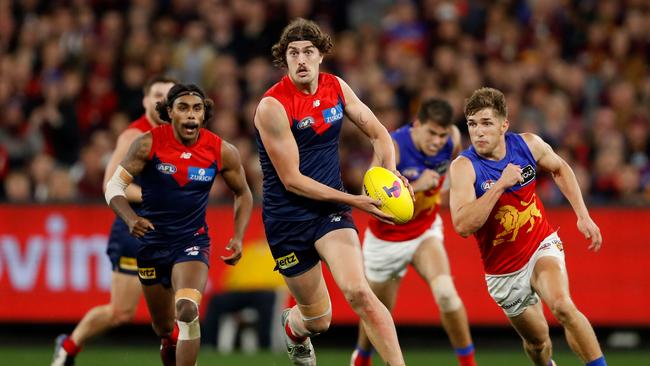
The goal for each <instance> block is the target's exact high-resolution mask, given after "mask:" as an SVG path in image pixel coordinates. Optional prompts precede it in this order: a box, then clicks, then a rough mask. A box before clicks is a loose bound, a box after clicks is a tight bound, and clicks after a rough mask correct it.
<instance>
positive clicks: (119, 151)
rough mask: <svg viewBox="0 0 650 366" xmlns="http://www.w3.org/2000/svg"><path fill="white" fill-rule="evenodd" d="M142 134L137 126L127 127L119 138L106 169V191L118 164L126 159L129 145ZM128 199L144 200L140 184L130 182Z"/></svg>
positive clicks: (104, 186)
mask: <svg viewBox="0 0 650 366" xmlns="http://www.w3.org/2000/svg"><path fill="white" fill-rule="evenodd" d="M141 134H142V132H141V131H140V130H138V129H137V128H127V129H126V130H125V131H124V132H122V133H121V134H120V136H119V137H118V138H117V143H116V145H115V151H113V155H111V159H110V160H109V161H108V164H107V165H106V170H105V171H104V184H103V189H104V191H105V190H106V184H108V181H109V180H110V179H111V177H112V176H113V173H115V170H116V169H117V166H118V165H119V164H120V162H121V161H122V159H124V157H125V156H126V154H127V152H128V151H129V146H131V144H132V143H133V141H134V140H135V139H136V138H137V137H138V136H140V135H141ZM126 199H127V200H128V201H129V202H137V203H140V202H142V190H141V188H140V186H139V185H137V184H135V183H131V184H129V186H128V187H126Z"/></svg>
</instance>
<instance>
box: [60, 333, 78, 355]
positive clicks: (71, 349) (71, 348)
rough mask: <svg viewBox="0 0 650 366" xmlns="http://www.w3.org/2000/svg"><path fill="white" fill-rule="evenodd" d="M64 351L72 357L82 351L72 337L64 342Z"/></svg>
mask: <svg viewBox="0 0 650 366" xmlns="http://www.w3.org/2000/svg"><path fill="white" fill-rule="evenodd" d="M63 349H64V350H65V351H66V352H67V353H68V355H70V356H75V355H76V354H77V353H79V351H81V347H79V346H77V344H76V343H74V341H73V340H72V337H68V338H66V339H65V341H63Z"/></svg>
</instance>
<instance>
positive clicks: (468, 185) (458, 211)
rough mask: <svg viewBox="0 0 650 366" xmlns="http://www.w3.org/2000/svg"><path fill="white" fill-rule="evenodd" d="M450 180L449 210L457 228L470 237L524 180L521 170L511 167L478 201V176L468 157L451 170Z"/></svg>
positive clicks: (458, 159) (459, 231) (462, 158)
mask: <svg viewBox="0 0 650 366" xmlns="http://www.w3.org/2000/svg"><path fill="white" fill-rule="evenodd" d="M449 179H450V183H451V188H450V192H449V207H450V209H451V219H452V222H453V224H454V229H455V230H456V232H458V234H460V235H461V236H463V237H467V236H469V235H472V234H474V233H475V232H476V231H478V230H479V229H480V228H481V227H482V226H483V224H485V221H487V219H488V217H489V215H490V212H492V209H493V208H494V205H495V204H496V203H497V201H498V200H499V197H501V194H503V192H505V190H506V189H508V188H510V187H512V186H513V185H515V184H517V183H518V182H520V181H521V168H519V167H518V166H517V165H513V164H508V166H507V167H506V168H505V169H504V170H503V173H502V174H501V178H499V180H497V181H496V182H495V183H494V185H493V186H492V187H491V188H490V189H488V190H487V192H485V194H484V195H482V196H481V197H480V198H478V199H477V198H476V192H475V191H474V183H475V181H476V173H475V172H474V167H473V166H472V162H471V161H470V160H469V159H467V158H466V157H464V156H460V157H458V158H456V159H455V160H454V161H453V162H452V163H451V166H450V167H449Z"/></svg>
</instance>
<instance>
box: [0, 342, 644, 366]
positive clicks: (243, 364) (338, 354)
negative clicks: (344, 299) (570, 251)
mask: <svg viewBox="0 0 650 366" xmlns="http://www.w3.org/2000/svg"><path fill="white" fill-rule="evenodd" d="M350 352H351V350H342V349H331V348H329V349H325V348H323V349H319V350H317V355H318V364H319V365H321V366H347V365H348V364H349V357H350ZM51 356H52V347H49V346H45V345H43V346H12V347H7V346H0V364H1V365H12V366H13V365H16V366H32V365H33V366H43V365H49V363H50V358H51ZM404 356H405V359H406V362H407V365H410V366H419V365H435V366H456V365H457V364H456V360H455V357H454V356H453V354H451V351H449V350H430V351H427V350H423V349H417V350H409V349H405V350H404ZM606 357H607V363H608V365H609V366H617V365H621V366H628V365H629V366H633V365H650V350H634V351H609V352H607V353H606ZM476 359H477V362H478V364H479V365H480V366H511V365H513V366H514V365H530V364H531V363H530V361H528V359H527V358H526V356H525V355H524V353H523V350H521V349H511V350H494V349H488V350H485V349H484V350H478V352H477V356H476ZM554 359H555V360H556V361H557V363H558V366H580V365H582V363H581V362H580V361H579V360H578V358H577V357H576V356H574V355H573V354H571V353H569V352H565V351H560V352H557V353H556V354H555V356H554ZM76 364H77V365H78V366H86V365H87V366H115V365H118V366H149V365H151V366H154V365H155V366H158V365H160V360H159V358H158V351H157V349H156V348H155V347H152V348H151V349H149V348H147V347H117V346H100V345H92V344H91V345H89V347H88V348H87V349H85V350H84V351H83V352H82V353H81V354H79V356H78V357H77V362H76ZM374 364H375V365H382V363H381V362H380V360H379V359H378V358H376V359H375V362H374ZM199 365H210V366H212V365H214V366H258V365H259V366H284V365H289V361H288V359H287V357H286V355H285V354H283V353H257V354H253V355H246V354H240V353H234V354H230V355H222V354H219V353H216V352H213V351H210V350H203V351H202V352H201V354H200V356H199Z"/></svg>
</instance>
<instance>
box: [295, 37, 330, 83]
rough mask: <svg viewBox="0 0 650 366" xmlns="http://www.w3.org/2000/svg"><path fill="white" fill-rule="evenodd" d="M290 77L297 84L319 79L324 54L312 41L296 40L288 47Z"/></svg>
mask: <svg viewBox="0 0 650 366" xmlns="http://www.w3.org/2000/svg"><path fill="white" fill-rule="evenodd" d="M286 58H287V67H288V69H289V77H290V78H291V80H293V82H294V83H295V84H297V85H309V84H312V83H314V82H317V81H318V72H319V66H320V63H321V62H322V61H323V56H322V55H321V54H320V52H319V51H318V48H316V46H314V45H313V44H312V43H311V41H295V42H291V43H289V45H288V47H287V53H286Z"/></svg>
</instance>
